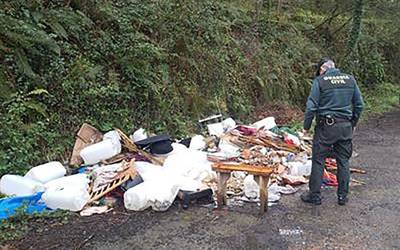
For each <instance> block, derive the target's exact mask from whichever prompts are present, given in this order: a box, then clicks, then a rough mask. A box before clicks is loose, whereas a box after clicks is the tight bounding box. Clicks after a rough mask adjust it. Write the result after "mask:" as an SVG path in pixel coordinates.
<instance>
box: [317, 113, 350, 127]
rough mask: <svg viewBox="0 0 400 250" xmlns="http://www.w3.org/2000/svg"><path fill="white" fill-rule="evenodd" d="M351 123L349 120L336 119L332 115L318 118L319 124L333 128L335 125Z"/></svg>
mask: <svg viewBox="0 0 400 250" xmlns="http://www.w3.org/2000/svg"><path fill="white" fill-rule="evenodd" d="M341 122H351V121H350V119H348V118H340V117H334V116H332V115H326V116H318V119H317V123H318V124H319V125H324V126H333V125H334V124H335V123H341Z"/></svg>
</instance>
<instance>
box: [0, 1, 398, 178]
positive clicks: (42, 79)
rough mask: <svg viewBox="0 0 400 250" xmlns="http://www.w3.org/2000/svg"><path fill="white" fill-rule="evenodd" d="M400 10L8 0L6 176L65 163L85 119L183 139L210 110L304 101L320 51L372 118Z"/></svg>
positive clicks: (0, 38) (235, 112)
mask: <svg viewBox="0 0 400 250" xmlns="http://www.w3.org/2000/svg"><path fill="white" fill-rule="evenodd" d="M292 2H296V3H292ZM399 10H400V4H399V3H398V1H390V0H386V1H384V0H379V1H372V0H370V1H367V0H364V1H362V0H357V1H347V0H346V1H345V0H336V1H334V0H331V1H324V2H323V4H321V1H317V0H315V1H311V0H303V1H283V0H279V1H271V0H269V1H262V0H261V1H255V0H254V1H251V0H248V1H244V0H235V1H225V0H224V1H213V0H203V1H195V0H184V1H178V0H168V1H158V0H155V1H149V0H114V1H109V0H102V1H100V0H71V1H46V0H4V1H1V2H0V113H1V114H0V175H2V174H4V173H9V172H13V173H24V172H26V170H27V169H28V168H30V166H32V165H35V164H38V163H41V162H44V161H47V160H54V159H58V160H61V161H66V160H67V159H68V158H69V155H70V151H71V149H72V146H73V141H74V134H75V132H76V131H77V129H78V128H79V126H80V125H81V124H82V123H83V122H89V123H91V124H93V125H94V126H96V127H98V128H100V129H102V130H108V129H110V128H112V127H120V128H122V129H124V130H126V131H132V130H133V129H135V128H138V127H139V126H143V127H145V128H148V129H150V130H151V131H153V132H156V133H157V132H160V131H167V132H169V133H170V134H172V135H176V136H181V135H183V134H186V133H188V132H190V131H193V130H194V129H195V128H194V127H193V124H194V121H195V120H197V119H199V118H203V117H205V116H208V115H210V114H214V113H216V112H222V113H225V114H229V115H231V116H233V117H234V118H235V119H239V120H242V121H246V120H249V115H250V114H251V113H252V111H253V110H254V108H255V107H257V106H259V105H262V104H264V103H266V102H271V101H285V102H287V103H289V104H291V105H298V106H300V107H303V106H304V103H305V100H306V98H307V95H308V91H309V88H310V82H311V79H312V77H313V74H314V71H315V69H314V67H313V63H315V62H316V61H317V60H318V59H319V58H320V57H321V56H326V55H328V56H331V57H333V58H334V59H335V60H336V61H337V62H338V65H339V66H342V68H344V69H345V70H346V71H348V72H350V73H353V74H355V76H356V77H357V79H358V81H359V83H360V85H362V88H363V90H364V93H365V96H366V100H367V105H368V106H367V107H368V110H372V111H379V110H376V109H377V108H378V107H380V106H377V105H376V104H377V103H384V105H383V106H384V108H385V109H386V108H387V107H389V106H390V105H392V104H393V103H394V102H395V99H394V98H395V96H396V95H397V96H396V97H398V93H399V83H398V78H399V74H400V72H399V70H398V65H399V60H400V46H399V41H400V39H399V38H400V30H399V26H398V25H396V24H397V23H398V21H399V16H398V15H397V13H398V11H399ZM382 100H387V101H385V102H383V101H382ZM374 109H375V110H374ZM379 109H380V108H379Z"/></svg>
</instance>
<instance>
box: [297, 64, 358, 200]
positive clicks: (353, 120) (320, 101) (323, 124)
mask: <svg viewBox="0 0 400 250" xmlns="http://www.w3.org/2000/svg"><path fill="white" fill-rule="evenodd" d="M363 106H364V104H363V100H362V97H361V93H360V89H359V88H358V86H357V83H356V81H355V79H354V77H353V76H352V75H349V74H345V73H342V72H340V70H339V69H336V68H335V63H334V62H333V61H332V60H330V59H328V58H324V59H322V60H321V61H320V62H319V64H318V69H317V74H316V78H315V79H314V81H313V84H312V88H311V93H310V96H309V97H308V100H307V107H306V112H305V116H304V132H305V133H306V132H308V130H309V129H310V127H311V123H312V121H313V119H314V117H316V126H315V131H314V138H313V147H312V170H311V176H310V182H309V189H310V190H309V191H308V192H306V193H304V194H302V195H301V199H302V201H304V202H308V203H312V204H314V205H320V204H321V184H322V176H323V172H324V166H325V159H326V157H327V156H328V155H329V156H333V157H334V158H335V159H336V162H337V166H338V169H337V174H336V176H337V180H338V184H339V186H338V189H337V195H338V204H339V205H345V204H346V202H347V201H348V198H347V194H348V193H349V181H350V170H349V159H350V157H351V154H352V150H353V147H352V138H353V131H354V129H355V127H356V125H357V122H358V119H359V118H360V115H361V112H362V110H363Z"/></svg>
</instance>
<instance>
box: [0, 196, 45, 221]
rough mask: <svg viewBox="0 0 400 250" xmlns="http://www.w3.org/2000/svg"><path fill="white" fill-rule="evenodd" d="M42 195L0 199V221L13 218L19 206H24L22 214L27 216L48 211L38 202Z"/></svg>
mask: <svg viewBox="0 0 400 250" xmlns="http://www.w3.org/2000/svg"><path fill="white" fill-rule="evenodd" d="M42 194H43V192H39V193H36V194H34V195H30V196H21V197H9V198H3V199H0V220H4V219H7V218H9V217H11V216H13V215H14V214H15V213H16V209H18V208H19V207H21V206H25V209H24V212H25V213H27V214H33V213H35V212H38V213H40V212H43V211H50V209H48V208H47V207H46V205H45V204H44V202H42V201H40V199H41V197H42Z"/></svg>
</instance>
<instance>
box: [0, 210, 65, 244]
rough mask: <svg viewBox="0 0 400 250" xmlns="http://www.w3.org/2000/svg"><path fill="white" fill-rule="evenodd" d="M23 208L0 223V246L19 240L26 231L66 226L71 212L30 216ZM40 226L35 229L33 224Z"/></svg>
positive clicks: (59, 211)
mask: <svg viewBox="0 0 400 250" xmlns="http://www.w3.org/2000/svg"><path fill="white" fill-rule="evenodd" d="M24 209H25V207H24V206H21V207H20V208H18V209H17V211H16V214H15V215H14V216H13V217H11V218H9V219H7V220H4V221H1V223H0V244H1V242H5V241H9V240H17V239H20V238H21V237H22V236H23V235H25V234H26V232H27V231H28V230H37V231H40V230H43V229H44V225H45V226H48V225H52V224H59V225H60V224H66V223H68V221H69V219H70V217H71V214H72V213H71V212H68V211H62V210H56V211H54V212H50V213H49V212H45V213H35V214H32V215H29V214H26V213H25V212H24ZM33 223H35V224H37V225H41V226H38V227H35V224H33Z"/></svg>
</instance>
